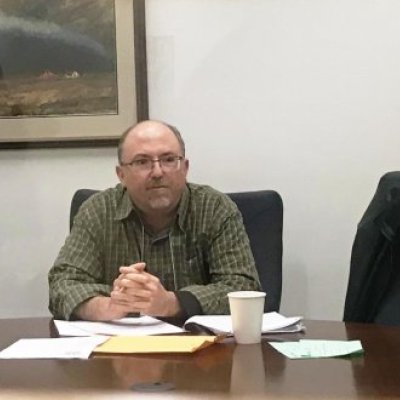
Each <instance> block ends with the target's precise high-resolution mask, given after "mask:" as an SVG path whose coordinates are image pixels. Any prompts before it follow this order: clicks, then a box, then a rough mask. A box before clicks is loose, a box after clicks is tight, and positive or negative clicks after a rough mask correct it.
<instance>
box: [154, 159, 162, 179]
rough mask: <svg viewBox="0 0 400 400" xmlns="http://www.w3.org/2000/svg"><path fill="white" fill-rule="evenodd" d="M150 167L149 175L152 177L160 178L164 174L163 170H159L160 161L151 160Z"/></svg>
mask: <svg viewBox="0 0 400 400" xmlns="http://www.w3.org/2000/svg"><path fill="white" fill-rule="evenodd" d="M151 167H152V168H151V174H152V175H153V176H160V175H162V174H163V173H164V171H163V169H162V168H161V162H160V160H153V163H152V166H151Z"/></svg>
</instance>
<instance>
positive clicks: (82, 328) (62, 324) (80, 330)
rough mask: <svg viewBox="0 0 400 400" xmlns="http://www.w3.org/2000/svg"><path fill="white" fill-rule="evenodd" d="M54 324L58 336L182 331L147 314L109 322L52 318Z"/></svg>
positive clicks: (157, 333) (137, 334)
mask: <svg viewBox="0 0 400 400" xmlns="http://www.w3.org/2000/svg"><path fill="white" fill-rule="evenodd" d="M54 324H55V325H56V328H57V331H58V333H59V335H60V336H92V335H106V336H147V335H162V334H173V333H182V332H184V329H182V328H179V327H177V326H174V325H171V324H168V323H167V322H163V321H161V320H159V319H157V318H153V317H148V316H141V317H134V318H121V319H118V320H114V321H110V322H90V321H61V320H54Z"/></svg>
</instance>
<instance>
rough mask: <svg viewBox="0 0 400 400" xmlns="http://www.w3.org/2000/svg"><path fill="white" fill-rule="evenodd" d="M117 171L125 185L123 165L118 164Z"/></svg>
mask: <svg viewBox="0 0 400 400" xmlns="http://www.w3.org/2000/svg"><path fill="white" fill-rule="evenodd" d="M115 172H116V174H117V176H118V179H119V181H120V182H121V183H122V186H125V173H124V170H123V169H122V167H121V166H120V165H117V166H116V167H115Z"/></svg>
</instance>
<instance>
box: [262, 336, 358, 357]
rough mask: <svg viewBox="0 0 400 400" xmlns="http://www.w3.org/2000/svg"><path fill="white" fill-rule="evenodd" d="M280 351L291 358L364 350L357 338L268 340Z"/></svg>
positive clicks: (335, 355) (342, 354)
mask: <svg viewBox="0 0 400 400" xmlns="http://www.w3.org/2000/svg"><path fill="white" fill-rule="evenodd" d="M269 344H270V345H271V346H272V347H273V348H275V349H276V350H278V351H279V352H280V353H282V354H283V355H285V356H286V357H288V358H292V359H299V358H302V359H305V358H326V357H340V356H346V355H351V354H362V353H363V352H364V350H363V347H362V345H361V342H360V341H359V340H350V341H348V340H310V339H304V340H299V341H298V342H281V343H275V342H269Z"/></svg>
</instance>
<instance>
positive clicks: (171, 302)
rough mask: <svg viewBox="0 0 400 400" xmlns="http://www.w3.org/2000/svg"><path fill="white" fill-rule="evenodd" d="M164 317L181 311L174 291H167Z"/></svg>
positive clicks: (176, 314) (175, 315)
mask: <svg viewBox="0 0 400 400" xmlns="http://www.w3.org/2000/svg"><path fill="white" fill-rule="evenodd" d="M167 304H168V306H167V312H166V315H165V316H166V317H177V316H178V315H179V314H180V313H181V312H182V307H181V305H180V303H179V300H178V298H177V297H176V295H175V293H174V292H168V301H167Z"/></svg>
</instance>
